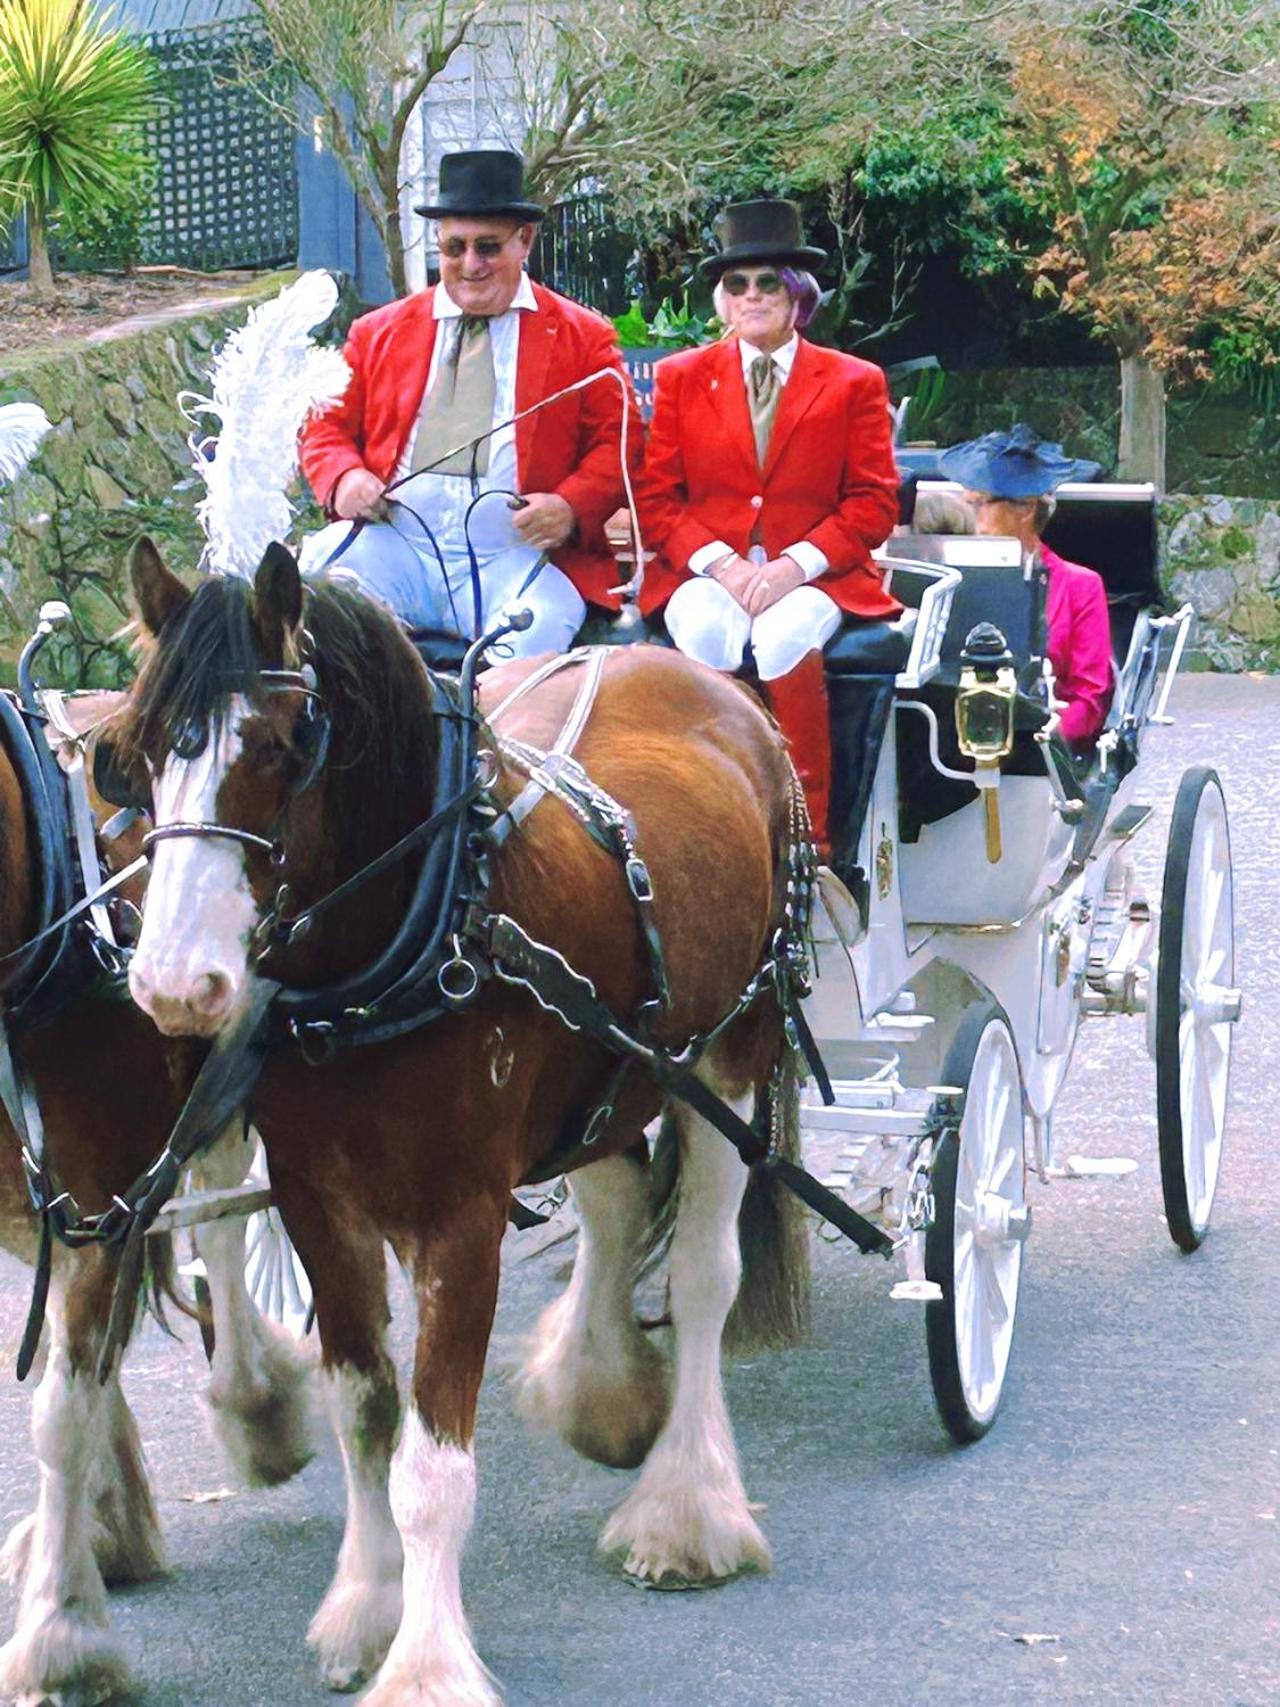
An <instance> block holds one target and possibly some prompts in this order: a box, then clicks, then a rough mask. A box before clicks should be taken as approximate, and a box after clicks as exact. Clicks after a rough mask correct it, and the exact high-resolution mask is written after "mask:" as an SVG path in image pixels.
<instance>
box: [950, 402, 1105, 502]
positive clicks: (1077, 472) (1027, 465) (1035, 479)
mask: <svg viewBox="0 0 1280 1707" xmlns="http://www.w3.org/2000/svg"><path fill="white" fill-rule="evenodd" d="M1101 466H1102V465H1101V463H1097V462H1088V461H1086V460H1084V459H1083V458H1080V457H1074V456H1064V455H1063V451H1062V446H1061V445H1055V444H1051V443H1050V442H1049V440H1048V439H1042V438H1041V437H1040V435H1039V434H1038V433H1035V432H1033V431H1032V429H1031V428H1030V427H1029V426H1027V424H1026V422H1025V421H1019V422H1018V423H1017V425H1016V426H1013V427H1010V428H1009V431H1008V432H1007V433H984V434H983V435H982V437H981V438H980V439H969V440H968V441H967V442H966V443H965V444H962V445H953V446H952V447H951V449H950V450H948V451H943V453H942V455H941V456H940V457H939V458H938V467H939V469H940V470H941V472H942V475H943V477H944V478H945V479H947V480H955V481H958V482H959V484H960V485H961V486H964V487H966V488H967V489H968V490H969V491H970V492H981V493H983V494H984V495H985V496H986V497H988V498H1010V499H1012V498H1042V497H1043V496H1044V495H1045V493H1047V492H1052V491H1053V490H1054V489H1055V487H1058V486H1061V485H1062V484H1063V483H1064V482H1065V481H1067V480H1092V479H1093V478H1094V476H1095V475H1096V474H1097V473H1098V470H1099V469H1100V468H1101Z"/></svg>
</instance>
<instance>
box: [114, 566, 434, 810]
mask: <svg viewBox="0 0 1280 1707" xmlns="http://www.w3.org/2000/svg"><path fill="white" fill-rule="evenodd" d="M303 626H304V628H305V629H306V631H307V633H308V634H309V636H310V639H311V643H312V644H311V648H310V649H311V652H312V662H313V663H314V666H315V671H316V685H317V688H318V690H319V693H320V697H321V700H322V702H323V704H324V707H325V710H326V711H327V712H328V714H329V716H330V719H331V725H332V745H331V748H330V753H329V760H328V767H329V768H330V769H336V770H352V769H354V768H356V767H359V768H360V771H361V789H362V792H363V791H364V789H365V788H367V790H368V796H367V797H368V798H369V800H370V801H371V802H375V803H377V806H378V810H377V817H378V819H379V821H380V822H381V823H382V824H383V825H385V824H386V823H387V822H388V820H389V819H394V818H396V817H397V816H399V811H400V810H401V809H409V810H413V811H417V810H419V809H420V808H421V805H422V792H423V787H424V783H425V782H426V781H427V779H429V777H430V776H431V774H432V771H433V768H434V762H435V753H436V730H435V720H434V718H433V716H432V712H431V703H430V694H429V693H428V690H427V681H426V676H425V672H424V670H423V666H422V663H421V661H420V659H419V658H418V655H417V653H416V652H415V651H414V649H413V647H412V645H411V644H410V643H409V641H408V640H407V639H406V638H405V636H404V635H403V634H402V632H401V631H400V628H399V626H398V625H397V623H396V621H395V619H394V617H392V616H391V615H390V614H389V613H388V612H387V611H385V610H383V608H382V607H381V606H380V605H378V604H376V603H374V602H373V601H372V600H370V599H368V598H366V597H365V596H364V595H363V594H361V593H359V592H357V591H355V590H354V589H352V588H349V587H346V586H341V585H339V584H337V583H335V582H330V581H327V580H323V579H321V580H317V581H315V582H313V583H309V584H308V585H307V587H306V590H305V597H304V605H303ZM289 662H290V663H292V662H293V660H292V659H291V660H289ZM275 663H279V660H268V659H266V658H264V656H263V650H262V642H261V638H260V636H259V634H258V632H257V630H256V628H255V626H254V619H253V591H252V588H251V587H250V586H249V585H248V583H247V582H245V581H243V580H241V579H239V578H238V577H234V576H217V577H213V578H210V579H208V580H206V581H203V582H202V583H201V585H200V586H199V587H198V588H197V589H196V591H195V593H194V594H193V595H192V597H191V599H190V600H189V601H188V603H187V604H186V606H185V607H184V608H183V609H182V610H181V611H180V612H179V613H178V614H177V615H176V616H174V617H173V618H172V619H171V620H170V621H169V622H168V623H166V624H165V627H164V629H163V630H162V631H161V633H160V635H159V636H158V637H157V638H156V639H155V640H154V641H152V642H151V644H150V647H149V649H148V652H147V655H146V657H145V660H144V662H143V665H142V668H141V670H140V671H139V673H138V679H137V681H136V683H135V685H134V689H133V693H132V696H131V706H130V712H131V716H130V725H131V729H130V746H131V747H133V748H135V749H136V751H137V752H138V753H139V754H141V753H145V752H147V751H148V750H150V751H155V750H157V749H159V750H162V751H175V750H176V751H178V752H180V753H191V752H196V751H199V749H200V748H201V746H202V745H203V744H204V742H205V741H206V740H207V739H208V738H209V737H210V735H211V734H213V735H215V736H216V734H217V732H218V730H219V729H220V727H221V725H222V723H223V721H224V719H225V717H226V715H227V710H228V707H229V705H230V703H231V700H232V699H233V698H234V697H235V696H237V695H242V696H243V697H244V698H245V699H247V700H248V701H249V702H250V703H251V704H253V705H261V704H262V702H263V696H264V692H265V691H266V690H265V688H264V684H263V682H262V680H261V678H260V675H259V672H260V671H261V670H262V669H263V667H264V666H265V665H269V664H275Z"/></svg>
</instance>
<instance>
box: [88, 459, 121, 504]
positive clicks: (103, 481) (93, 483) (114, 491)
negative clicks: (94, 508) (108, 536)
mask: <svg viewBox="0 0 1280 1707" xmlns="http://www.w3.org/2000/svg"><path fill="white" fill-rule="evenodd" d="M84 481H85V485H86V486H87V487H88V488H89V491H90V492H91V493H92V494H93V496H94V497H95V498H96V499H97V501H98V504H99V505H100V507H101V508H102V509H104V510H118V509H120V508H121V506H122V505H123V504H124V503H125V502H126V500H127V499H128V496H129V494H128V493H127V492H126V491H125V489H124V487H123V486H121V485H120V484H119V483H118V482H117V481H115V480H113V479H112V478H111V476H110V475H109V474H108V473H107V471H106V469H105V468H99V467H98V466H97V464H96V463H92V462H91V463H89V464H88V466H87V467H86V468H85V471H84Z"/></svg>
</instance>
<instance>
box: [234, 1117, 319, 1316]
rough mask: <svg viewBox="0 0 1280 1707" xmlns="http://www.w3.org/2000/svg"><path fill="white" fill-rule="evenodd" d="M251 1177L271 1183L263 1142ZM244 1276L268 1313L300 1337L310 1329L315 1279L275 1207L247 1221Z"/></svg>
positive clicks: (251, 1295) (260, 1181)
mask: <svg viewBox="0 0 1280 1707" xmlns="http://www.w3.org/2000/svg"><path fill="white" fill-rule="evenodd" d="M249 1178H250V1180H252V1181H254V1182H255V1183H257V1184H260V1185H266V1184H267V1183H268V1176H267V1160H266V1156H265V1155H264V1153H263V1149H262V1145H261V1144H259V1145H258V1148H257V1151H256V1153H255V1155H254V1158H253V1166H252V1167H251V1168H250V1170H249ZM244 1279H245V1285H246V1287H247V1288H248V1290H249V1296H250V1297H251V1298H252V1299H253V1301H254V1303H255V1304H256V1305H257V1306H258V1308H259V1310H261V1311H262V1313H263V1315H264V1316H269V1317H270V1318H271V1320H272V1321H274V1322H279V1323H280V1324H281V1325H282V1326H283V1327H285V1328H288V1330H289V1332H290V1333H292V1334H296V1335H298V1336H299V1337H301V1335H302V1334H304V1333H305V1332H306V1330H307V1323H308V1321H309V1320H310V1316H311V1282H310V1281H309V1280H308V1279H307V1271H306V1269H305V1268H303V1266H302V1259H301V1257H299V1255H298V1253H297V1251H295V1250H294V1248H293V1245H292V1243H291V1241H290V1239H289V1235H288V1234H287V1233H286V1232H285V1230H284V1226H283V1224H282V1222H281V1220H280V1216H279V1214H278V1212H277V1211H276V1210H274V1209H263V1210H259V1211H258V1212H257V1213H256V1214H253V1215H250V1216H249V1218H248V1220H247V1221H246V1222H245V1230H244Z"/></svg>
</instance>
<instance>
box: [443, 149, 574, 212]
mask: <svg viewBox="0 0 1280 1707" xmlns="http://www.w3.org/2000/svg"><path fill="white" fill-rule="evenodd" d="M414 212H415V213H420V214H421V215H422V216H423V218H424V219H447V218H448V217H449V216H450V215H451V214H457V215H459V216H461V217H464V218H472V219H479V218H485V217H492V218H494V219H519V220H537V219H541V218H542V216H543V214H544V213H545V212H546V209H545V208H542V207H539V206H538V204H537V202H531V201H526V200H525V195H524V161H523V160H522V159H521V158H520V156H519V155H518V154H516V153H515V152H514V151H513V150H512V149H510V148H472V149H469V150H466V151H464V152H462V153H460V154H446V155H445V156H444V158H443V159H442V160H441V162H440V193H439V195H437V197H436V199H435V201H433V202H428V203H427V204H426V205H425V206H424V207H419V208H415V209H414Z"/></svg>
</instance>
